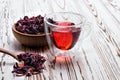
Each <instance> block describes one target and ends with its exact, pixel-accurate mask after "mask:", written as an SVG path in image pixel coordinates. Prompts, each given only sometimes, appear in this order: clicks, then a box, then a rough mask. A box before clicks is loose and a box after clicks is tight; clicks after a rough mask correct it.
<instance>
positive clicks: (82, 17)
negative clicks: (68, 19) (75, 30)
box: [44, 12, 86, 27]
mask: <svg viewBox="0 0 120 80" xmlns="http://www.w3.org/2000/svg"><path fill="white" fill-rule="evenodd" d="M54 14H74V15H77V16H80V17H81V21H80V22H79V23H75V24H74V25H71V26H79V25H84V23H85V22H86V20H85V17H84V16H83V15H81V14H79V13H75V12H53V13H49V14H47V15H46V16H45V18H44V21H45V22H46V23H47V24H49V25H51V26H56V27H57V26H58V25H56V24H53V23H50V22H49V21H48V20H47V19H48V18H49V16H51V15H54ZM66 27H70V26H66Z"/></svg>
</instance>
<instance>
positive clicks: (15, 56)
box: [0, 48, 18, 60]
mask: <svg viewBox="0 0 120 80" xmlns="http://www.w3.org/2000/svg"><path fill="white" fill-rule="evenodd" d="M0 52H2V53H5V54H8V55H10V56H12V57H13V58H15V59H16V60H18V56H17V54H15V53H14V52H11V51H8V50H5V49H3V48H0Z"/></svg>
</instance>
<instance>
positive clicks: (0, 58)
mask: <svg viewBox="0 0 120 80" xmlns="http://www.w3.org/2000/svg"><path fill="white" fill-rule="evenodd" d="M59 11H60V12H61V11H70V12H76V13H80V14H83V15H84V16H85V17H86V18H87V20H88V21H90V22H91V23H92V24H93V25H92V29H93V31H92V34H91V35H90V36H89V38H87V39H86V40H84V41H83V43H82V45H81V44H79V43H78V45H76V48H77V51H75V53H74V54H73V55H74V56H75V57H74V59H73V60H72V62H71V63H66V64H60V63H59V64H55V66H54V68H53V67H51V66H50V63H49V61H46V63H45V67H46V70H44V71H43V73H40V74H38V75H34V76H31V77H29V78H28V77H25V76H23V77H14V76H13V74H12V73H11V71H12V70H13V64H14V63H15V62H16V60H15V59H13V58H12V57H10V56H8V55H5V54H3V53H0V80H120V0H0V47H1V48H5V49H7V50H11V51H13V52H16V53H19V52H23V51H27V52H37V53H49V50H47V51H46V49H45V50H44V48H42V49H41V48H40V49H37V50H36V49H32V48H26V47H23V46H21V45H20V43H19V42H18V41H17V40H16V39H15V37H14V36H13V33H12V30H11V28H12V25H13V24H14V23H15V22H16V21H17V20H19V19H20V18H23V16H25V15H27V16H36V15H39V14H41V15H45V14H48V13H51V12H59Z"/></svg>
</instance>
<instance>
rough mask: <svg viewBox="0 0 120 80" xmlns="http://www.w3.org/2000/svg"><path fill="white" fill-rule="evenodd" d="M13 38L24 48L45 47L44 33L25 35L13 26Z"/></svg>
mask: <svg viewBox="0 0 120 80" xmlns="http://www.w3.org/2000/svg"><path fill="white" fill-rule="evenodd" d="M12 31H13V34H14V36H15V38H16V39H17V40H18V41H19V42H20V43H21V44H22V45H24V46H28V47H41V46H47V45H48V44H47V40H46V35H45V33H42V34H26V33H22V32H19V31H17V30H16V28H15V25H14V26H13V27H12Z"/></svg>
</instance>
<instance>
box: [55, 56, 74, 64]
mask: <svg viewBox="0 0 120 80" xmlns="http://www.w3.org/2000/svg"><path fill="white" fill-rule="evenodd" d="M71 60H72V57H71V56H70V55H66V54H58V55H56V56H55V58H54V59H53V63H54V64H55V63H68V62H71Z"/></svg>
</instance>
